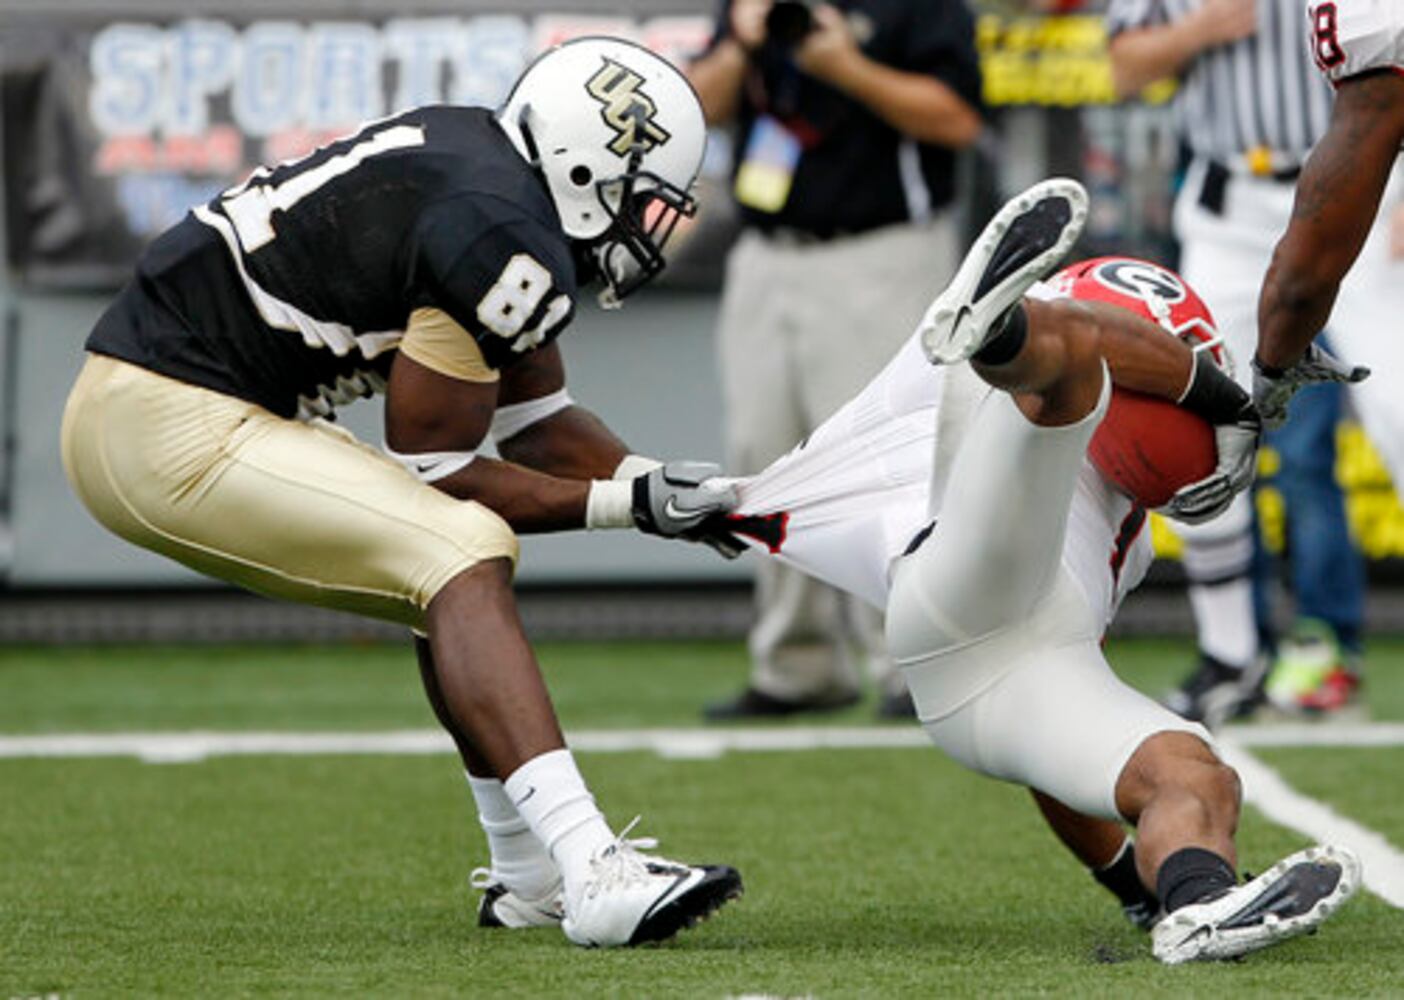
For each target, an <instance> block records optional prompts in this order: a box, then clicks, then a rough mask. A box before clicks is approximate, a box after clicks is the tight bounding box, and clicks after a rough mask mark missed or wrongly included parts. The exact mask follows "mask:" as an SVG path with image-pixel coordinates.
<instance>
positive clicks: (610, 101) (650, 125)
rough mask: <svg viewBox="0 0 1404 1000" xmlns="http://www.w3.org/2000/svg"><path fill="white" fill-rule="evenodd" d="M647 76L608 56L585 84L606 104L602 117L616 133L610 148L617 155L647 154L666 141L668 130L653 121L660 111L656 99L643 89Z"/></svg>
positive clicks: (609, 145)
mask: <svg viewBox="0 0 1404 1000" xmlns="http://www.w3.org/2000/svg"><path fill="white" fill-rule="evenodd" d="M643 82H644V78H643V77H641V76H639V74H637V73H635V72H634V71H633V70H631V69H630V68H629V67H628V66H625V65H623V64H622V63H617V62H615V61H614V60H613V59H610V58H607V57H606V58H605V60H604V65H603V66H601V67H600V70H599V72H597V73H596V74H595V75H594V76H592V77H590V80H589V82H588V83H586V84H585V90H586V92H587V93H588V94H589V95H590V96H591V97H593V98H594V99H595V100H597V101H599V102H600V104H602V105H604V106H603V107H602V108H601V109H600V117H601V118H603V119H604V122H605V124H606V125H608V126H609V127H610V128H611V129H613V130H614V132H615V137H614V140H613V141H612V142H610V143H609V144H608V147H607V148H608V149H609V150H610V151H611V152H613V153H615V154H616V155H618V156H628V155H629V154H630V153H632V152H633V151H634V150H636V149H637V150H638V151H640V152H643V153H647V152H648V151H649V150H651V149H653V147H655V146H661V145H663V143H665V142H667V141H668V140H669V139H670V138H671V135H670V134H669V132H668V130H667V129H665V128H663V126H661V125H659V124H658V123H657V122H656V121H654V120H653V116H654V115H655V114H657V113H658V108H657V106H656V105H655V104H654V103H653V99H652V98H651V97H649V96H648V95H647V94H645V93H644V92H643V91H642V90H641V89H640V88H641V87H642V86H643Z"/></svg>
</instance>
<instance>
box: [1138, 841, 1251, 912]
mask: <svg viewBox="0 0 1404 1000" xmlns="http://www.w3.org/2000/svg"><path fill="white" fill-rule="evenodd" d="M1237 884H1238V876H1237V875H1236V874H1234V871H1233V865H1231V864H1229V863H1228V862H1227V861H1225V860H1224V859H1223V858H1221V857H1220V856H1219V855H1217V854H1215V853H1214V852H1213V851H1206V850H1205V849H1204V848H1202V847H1182V848H1180V850H1178V851H1176V852H1175V853H1174V854H1172V855H1170V856H1169V857H1168V858H1166V859H1165V860H1164V861H1163V862H1161V865H1160V874H1159V875H1157V876H1156V879H1155V892H1156V895H1157V896H1159V897H1160V901H1161V902H1162V903H1164V904H1165V912H1166V913H1174V912H1175V911H1176V910H1178V909H1179V908H1180V907H1182V906H1188V905H1189V904H1191V903H1199V902H1204V901H1206V900H1210V899H1216V898H1218V897H1219V896H1222V895H1223V894H1224V893H1225V892H1227V891H1228V890H1229V889H1232V888H1233V887H1234V886H1235V885H1237Z"/></svg>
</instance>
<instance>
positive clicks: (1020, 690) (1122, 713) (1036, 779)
mask: <svg viewBox="0 0 1404 1000" xmlns="http://www.w3.org/2000/svg"><path fill="white" fill-rule="evenodd" d="M1067 619H1068V614H1067V609H1064V608H1058V607H1056V606H1044V607H1041V608H1040V609H1039V610H1038V611H1037V612H1036V613H1035V615H1034V616H1033V617H1032V618H1031V619H1030V621H1029V623H1028V628H1027V629H1025V630H1023V632H1022V634H1021V635H1020V636H1018V637H1017V640H1018V641H1014V640H1013V639H1011V641H1010V642H1009V643H1008V644H1007V645H1006V646H1005V648H1002V649H1000V650H999V651H998V654H999V656H1000V657H1001V658H1002V659H1003V660H1004V661H1006V662H1012V664H1013V665H1012V667H1010V668H1009V669H1008V671H1007V672H1006V673H1005V674H1004V675H1003V676H1001V677H1000V678H999V679H998V681H997V682H996V683H995V684H994V685H992V686H990V687H989V688H987V689H986V690H984V691H982V692H980V693H979V694H978V695H977V696H975V697H974V698H972V699H971V700H969V701H967V702H966V703H965V704H964V705H962V706H961V707H960V708H959V709H957V710H956V711H955V712H953V713H951V714H950V715H948V716H946V717H944V718H942V719H939V720H936V721H934V722H928V723H927V724H926V729H927V732H928V733H929V734H930V735H931V737H932V740H933V742H935V743H936V744H937V745H938V746H940V747H941V748H942V749H944V750H945V751H946V752H947V753H949V754H951V755H952V756H953V757H955V758H956V759H957V760H959V761H961V762H962V763H964V764H966V765H967V766H969V767H972V768H973V769H975V770H979V771H981V772H983V773H985V774H989V775H991V776H993V777H997V778H1001V779H1003V780H1006V781H1013V782H1018V783H1020V784H1025V785H1028V786H1029V787H1031V788H1035V789H1037V790H1039V791H1040V792H1042V793H1043V794H1044V795H1047V796H1051V797H1052V798H1054V799H1056V800H1057V801H1058V802H1059V803H1061V804H1063V805H1064V806H1065V807H1066V808H1067V809H1071V810H1074V811H1075V812H1076V813H1079V814H1082V816H1084V817H1100V818H1102V819H1105V820H1109V821H1116V820H1123V819H1124V820H1127V821H1130V822H1133V823H1135V824H1136V830H1137V838H1136V846H1135V856H1136V866H1137V869H1138V871H1139V874H1140V877H1141V881H1142V883H1143V884H1144V885H1145V886H1146V887H1147V888H1148V889H1153V890H1154V891H1155V895H1156V897H1157V898H1159V900H1160V901H1161V903H1162V904H1163V905H1164V907H1165V909H1166V911H1167V916H1166V917H1165V918H1164V919H1162V920H1161V921H1160V923H1159V924H1157V925H1156V928H1155V930H1154V932H1153V946H1154V949H1155V952H1156V955H1157V957H1159V958H1161V959H1162V960H1163V961H1167V962H1180V961H1187V960H1190V959H1198V958H1222V957H1230V956H1232V955H1237V954H1243V953H1246V952H1247V951H1252V950H1256V949H1258V948H1261V947H1265V946H1267V945H1270V944H1273V943H1275V942H1277V941H1280V940H1283V939H1285V938H1287V937H1291V936H1294V935H1296V934H1300V933H1303V932H1305V931H1307V930H1310V929H1312V928H1313V927H1315V926H1317V925H1318V924H1320V923H1321V921H1322V920H1324V919H1325V918H1326V917H1327V916H1328V915H1329V914H1330V913H1331V912H1334V910H1335V908H1336V907H1337V906H1339V905H1340V904H1341V903H1342V902H1343V901H1344V900H1345V899H1346V898H1348V897H1349V896H1350V895H1351V893H1353V892H1354V891H1355V889H1356V888H1358V886H1359V870H1358V863H1357V862H1356V861H1355V859H1354V858H1353V856H1352V855H1350V853H1349V852H1348V851H1344V850H1342V849H1337V848H1314V849H1312V850H1311V852H1309V853H1308V852H1303V853H1302V854H1300V855H1294V856H1292V857H1290V858H1288V859H1286V860H1285V861H1284V862H1281V863H1279V864H1278V865H1275V866H1274V867H1273V869H1272V870H1270V871H1269V873H1268V874H1267V875H1265V876H1263V877H1262V878H1260V879H1256V880H1254V881H1252V882H1250V883H1247V884H1245V885H1238V883H1237V875H1236V873H1235V867H1234V866H1235V863H1236V858H1235V852H1234V843H1233V837H1234V832H1235V829H1236V827H1237V822H1238V807H1239V803H1238V792H1239V789H1238V779H1237V776H1236V775H1235V774H1234V772H1233V771H1232V769H1230V768H1228V767H1226V766H1225V765H1224V764H1223V763H1222V762H1221V761H1220V760H1219V759H1218V758H1217V757H1216V756H1215V755H1214V753H1213V750H1212V749H1211V747H1210V745H1209V742H1208V741H1209V736H1208V733H1207V731H1206V730H1205V729H1204V728H1203V727H1202V726H1200V725H1198V724H1196V723H1191V722H1188V721H1187V720H1184V719H1181V718H1179V717H1178V716H1176V715H1174V714H1173V713H1171V712H1170V711H1169V710H1168V709H1166V708H1164V707H1162V706H1160V705H1158V704H1156V703H1155V702H1154V701H1152V700H1151V699H1150V698H1147V697H1146V696H1145V695H1143V694H1141V693H1140V692H1138V691H1135V690H1134V689H1132V688H1130V687H1128V686H1127V685H1125V684H1124V683H1122V682H1121V681H1120V680H1119V679H1118V678H1117V677H1116V675H1115V674H1114V673H1113V672H1112V670H1111V668H1110V667H1109V666H1108V665H1107V663H1106V661H1105V659H1104V658H1103V656H1102V652H1101V649H1100V646H1099V645H1098V643H1097V642H1096V641H1095V640H1094V639H1091V638H1079V637H1077V636H1076V635H1075V634H1074V632H1073V630H1072V629H1070V628H1068V626H1067V625H1066V622H1067ZM962 655H970V652H969V651H966V652H965V653H963V654H962ZM1084 833H1085V830H1084ZM1080 846H1081V847H1082V848H1083V849H1086V847H1087V845H1085V844H1083V845H1080ZM1104 846H1105V845H1103V847H1104ZM1274 890H1276V891H1274ZM1196 929H1198V930H1199V931H1201V932H1202V933H1200V934H1199V935H1198V936H1196Z"/></svg>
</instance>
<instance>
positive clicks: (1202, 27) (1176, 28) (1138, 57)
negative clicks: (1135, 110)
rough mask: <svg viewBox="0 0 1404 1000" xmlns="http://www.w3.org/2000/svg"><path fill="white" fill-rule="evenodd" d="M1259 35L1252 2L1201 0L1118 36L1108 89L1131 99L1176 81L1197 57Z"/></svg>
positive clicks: (1110, 51)
mask: <svg viewBox="0 0 1404 1000" xmlns="http://www.w3.org/2000/svg"><path fill="white" fill-rule="evenodd" d="M1255 30H1257V15H1256V13H1255V9H1254V2H1253V0H1205V2H1204V3H1203V4H1201V5H1200V6H1199V7H1196V8H1195V9H1194V10H1192V11H1190V12H1189V13H1188V14H1186V15H1185V16H1183V17H1181V18H1179V19H1177V20H1174V21H1168V22H1165V23H1163V24H1153V25H1146V26H1143V27H1136V28H1128V29H1126V30H1124V31H1120V32H1118V33H1117V34H1116V35H1115V37H1113V38H1112V40H1111V43H1110V45H1109V46H1108V55H1109V56H1110V57H1111V71H1112V87H1113V88H1114V89H1115V90H1116V96H1117V97H1119V98H1128V97H1134V96H1135V95H1136V94H1138V93H1140V92H1141V91H1142V90H1143V89H1145V87H1146V86H1148V85H1149V84H1152V83H1155V82H1156V81H1157V80H1163V79H1165V78H1167V77H1172V76H1177V75H1179V74H1180V72H1181V71H1183V70H1184V68H1185V67H1186V66H1187V65H1189V63H1190V62H1191V61H1193V60H1194V59H1195V58H1196V57H1197V56H1198V55H1199V54H1200V53H1201V52H1204V51H1205V50H1207V49H1212V48H1215V47H1216V46H1219V45H1226V44H1228V43H1230V42H1235V41H1238V40H1239V39H1241V38H1246V37H1247V36H1249V35H1251V34H1253V32H1254V31H1255Z"/></svg>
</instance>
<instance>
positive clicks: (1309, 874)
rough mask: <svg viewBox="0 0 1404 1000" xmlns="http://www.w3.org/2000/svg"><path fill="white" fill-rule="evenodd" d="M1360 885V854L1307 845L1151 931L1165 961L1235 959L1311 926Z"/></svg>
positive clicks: (1158, 953) (1182, 910)
mask: <svg viewBox="0 0 1404 1000" xmlns="http://www.w3.org/2000/svg"><path fill="white" fill-rule="evenodd" d="M1359 888H1360V859H1359V858H1357V857H1356V856H1355V854H1354V852H1352V851H1350V850H1348V849H1347V848H1344V847H1332V846H1325V847H1308V848H1307V849H1306V850H1304V851H1298V852H1297V853H1296V854H1293V855H1291V856H1290V857H1287V858H1284V859H1283V860H1281V861H1279V862H1278V863H1277V864H1275V865H1273V866H1272V867H1271V868H1269V869H1268V870H1267V871H1266V872H1264V873H1263V874H1262V875H1259V876H1258V877H1257V878H1255V879H1253V881H1251V882H1246V883H1244V884H1243V885H1240V886H1236V887H1235V888H1233V889H1230V890H1229V891H1228V892H1226V893H1225V894H1224V895H1222V896H1220V897H1219V898H1218V899H1214V900H1210V901H1209V902H1207V903H1192V904H1190V905H1189V906H1182V907H1180V908H1179V909H1178V910H1176V911H1175V912H1174V913H1170V914H1167V915H1166V916H1165V918H1164V919H1163V920H1161V921H1160V923H1158V924H1156V925H1155V929H1154V930H1153V931H1151V950H1152V951H1153V952H1154V953H1155V957H1156V958H1158V959H1160V960H1161V961H1162V962H1164V963H1165V964H1166V965H1179V964H1180V963H1182V962H1203V961H1213V960H1215V959H1225V958H1237V957H1238V956H1240V955H1246V954H1248V953H1249V952H1253V951H1258V950H1259V949H1261V948H1267V947H1269V946H1270V945H1274V944H1277V943H1279V942H1281V941H1286V940H1287V939H1288V938H1294V937H1296V936H1297V935H1299V934H1305V933H1307V932H1308V931H1313V930H1315V929H1316V928H1317V927H1318V926H1319V925H1320V924H1321V922H1322V921H1324V920H1325V919H1326V918H1327V917H1329V916H1330V915H1331V914H1333V913H1335V912H1336V910H1338V909H1339V908H1340V906H1341V904H1342V903H1344V902H1345V901H1346V900H1348V899H1349V898H1350V897H1351V896H1353V895H1354V894H1355V891H1356V890H1357V889H1359Z"/></svg>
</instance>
